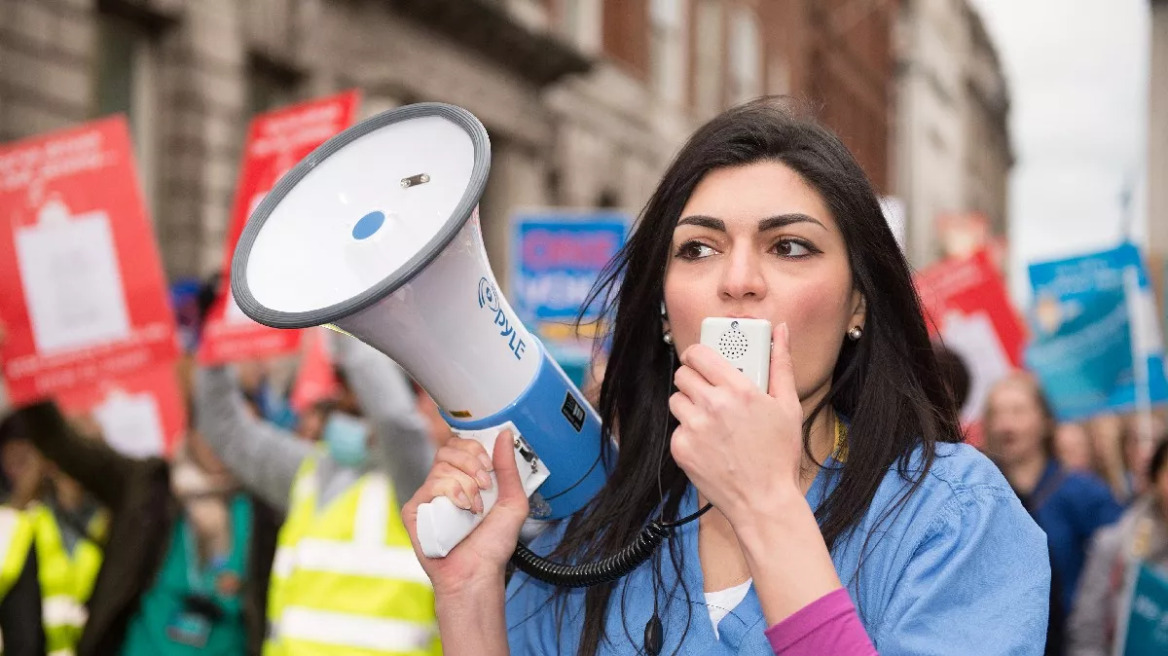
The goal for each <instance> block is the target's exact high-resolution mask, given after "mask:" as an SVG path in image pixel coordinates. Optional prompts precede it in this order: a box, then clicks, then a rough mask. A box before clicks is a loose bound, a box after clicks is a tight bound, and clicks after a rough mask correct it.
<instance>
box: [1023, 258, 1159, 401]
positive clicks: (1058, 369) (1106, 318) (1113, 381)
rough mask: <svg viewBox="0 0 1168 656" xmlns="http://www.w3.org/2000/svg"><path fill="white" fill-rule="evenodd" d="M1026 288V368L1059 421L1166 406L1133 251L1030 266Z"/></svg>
mask: <svg viewBox="0 0 1168 656" xmlns="http://www.w3.org/2000/svg"><path fill="white" fill-rule="evenodd" d="M1030 285H1031V287H1032V288H1033V290H1034V298H1035V304H1034V308H1033V312H1032V317H1031V318H1032V324H1033V327H1034V332H1035V337H1034V341H1033V342H1032V343H1031V344H1030V346H1029V348H1028V349H1027V352H1026V364H1027V366H1028V367H1029V368H1030V369H1031V370H1033V371H1034V372H1035V373H1036V374H1037V375H1038V377H1039V379H1040V380H1041V381H1042V384H1043V387H1044V389H1045V391H1046V393H1047V395H1048V397H1049V398H1050V401H1051V404H1052V405H1053V406H1054V410H1055V414H1056V415H1058V418H1059V419H1060V420H1063V421H1075V420H1079V419H1084V418H1087V417H1090V416H1092V415H1095V414H1098V413H1101V412H1109V411H1110V412H1126V411H1130V410H1132V409H1135V408H1136V407H1137V406H1138V405H1139V404H1140V403H1141V402H1142V403H1148V404H1156V403H1162V402H1164V401H1165V400H1168V382H1166V381H1165V376H1164V349H1163V342H1162V339H1161V333H1160V326H1159V321H1158V318H1157V316H1156V314H1157V312H1156V307H1155V302H1154V298H1153V295H1152V291H1151V288H1150V285H1149V283H1148V277H1147V274H1146V271H1145V270H1144V266H1143V261H1142V259H1141V258H1140V253H1139V250H1138V249H1137V248H1136V247H1135V246H1134V245H1132V244H1122V245H1121V246H1119V247H1118V248H1114V249H1111V250H1108V251H1103V252H1100V253H1093V254H1091V255H1085V256H1082V257H1075V258H1069V259H1065V260H1059V261H1055V262H1043V263H1039V264H1032V265H1030Z"/></svg>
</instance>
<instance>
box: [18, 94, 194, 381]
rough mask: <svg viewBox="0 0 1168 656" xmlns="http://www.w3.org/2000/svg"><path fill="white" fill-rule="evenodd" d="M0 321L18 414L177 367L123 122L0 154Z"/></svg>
mask: <svg viewBox="0 0 1168 656" xmlns="http://www.w3.org/2000/svg"><path fill="white" fill-rule="evenodd" d="M0 321H2V322H3V323H4V324H5V326H6V330H7V339H6V340H5V341H4V343H3V345H0V362H3V373H4V380H5V382H6V384H7V386H8V392H9V395H10V396H11V398H12V401H13V402H14V403H24V402H27V401H32V400H35V399H38V398H42V397H46V396H51V395H54V394H56V393H58V392H60V391H61V390H66V389H70V388H75V387H80V386H84V385H87V384H91V383H93V382H94V381H98V380H104V379H106V378H110V377H117V376H122V375H125V374H127V373H130V372H134V371H136V370H139V369H142V368H144V367H148V366H151V365H154V364H158V363H164V362H171V361H173V359H174V358H175V357H177V355H178V348H177V344H176V342H175V327H174V317H173V315H172V313H171V310H170V303H169V300H168V297H167V291H166V286H165V284H164V279H163V273H162V265H161V261H160V258H159V255H158V248H157V246H156V244H155V241H154V231H153V229H152V227H151V224H150V221H149V220H148V218H147V214H146V207H145V205H144V204H143V202H142V195H141V192H140V190H139V187H138V178H137V175H136V173H135V168H134V157H133V151H132V148H131V144H130V134H129V130H128V128H127V126H126V121H125V119H124V118H123V117H121V116H115V117H111V118H106V119H102V120H98V121H94V122H91V123H87V124H85V125H81V126H78V127H74V128H70V129H67V130H61V131H58V132H53V133H50V134H46V135H41V136H37V137H33V138H30V139H25V140H22V141H17V142H14V143H10V144H6V145H3V146H0Z"/></svg>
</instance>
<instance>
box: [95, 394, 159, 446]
mask: <svg viewBox="0 0 1168 656" xmlns="http://www.w3.org/2000/svg"><path fill="white" fill-rule="evenodd" d="M93 416H94V418H95V419H97V423H99V424H101V429H102V433H103V435H104V437H105V441H106V443H107V444H109V445H110V447H112V448H113V449H114V450H116V451H118V452H119V453H122V454H124V455H127V456H129V457H131V458H146V457H149V456H157V455H161V454H162V452H163V445H164V444H165V436H164V435H163V428H162V417H161V416H160V414H159V412H158V404H157V403H156V402H155V400H154V396H153V395H151V394H150V393H148V392H139V393H136V394H126V393H125V392H113V393H111V394H110V395H109V397H107V398H106V400H105V401H104V402H102V403H101V404H100V405H98V406H96V407H95V408H94V409H93Z"/></svg>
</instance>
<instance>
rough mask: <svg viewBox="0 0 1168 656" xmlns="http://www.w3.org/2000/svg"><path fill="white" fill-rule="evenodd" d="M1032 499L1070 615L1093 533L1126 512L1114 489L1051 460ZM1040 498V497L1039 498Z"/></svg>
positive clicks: (1064, 606)
mask: <svg viewBox="0 0 1168 656" xmlns="http://www.w3.org/2000/svg"><path fill="white" fill-rule="evenodd" d="M1034 490H1035V492H1034V493H1033V494H1031V495H1030V496H1031V498H1033V499H1034V500H1035V501H1037V502H1038V503H1039V506H1038V507H1037V508H1032V510H1033V512H1034V519H1035V521H1037V522H1038V525H1039V526H1041V527H1042V530H1043V531H1045V532H1046V536H1047V538H1048V539H1049V540H1050V560H1051V566H1052V567H1053V568H1054V572H1055V576H1056V577H1057V579H1058V582H1059V585H1060V588H1059V591H1060V593H1061V597H1060V599H1059V600H1060V601H1061V602H1062V606H1063V614H1064V615H1070V614H1071V608H1072V607H1073V606H1072V601H1073V599H1074V596H1075V590H1076V589H1077V587H1078V585H1079V575H1080V574H1081V573H1082V572H1083V564H1084V563H1085V562H1086V561H1087V547H1088V545H1090V544H1091V536H1092V535H1094V534H1095V531H1096V530H1097V529H1098V528H1099V527H1101V526H1106V525H1108V524H1111V523H1113V522H1115V521H1117V520H1118V519H1119V516H1120V515H1122V514H1123V508H1122V507H1121V506H1120V505H1119V503H1118V502H1117V501H1116V500H1115V497H1113V496H1112V495H1111V489H1110V488H1108V487H1107V485H1106V484H1105V483H1104V482H1103V481H1102V480H1101V479H1099V478H1097V477H1095V476H1094V475H1092V474H1087V473H1084V472H1070V471H1067V470H1064V469H1063V468H1061V467H1060V466H1059V465H1058V463H1056V462H1055V461H1054V460H1051V461H1050V462H1049V463H1047V465H1046V470H1045V471H1043V473H1042V476H1041V478H1039V479H1038V485H1036V486H1035V488H1034ZM1039 497H1041V498H1039Z"/></svg>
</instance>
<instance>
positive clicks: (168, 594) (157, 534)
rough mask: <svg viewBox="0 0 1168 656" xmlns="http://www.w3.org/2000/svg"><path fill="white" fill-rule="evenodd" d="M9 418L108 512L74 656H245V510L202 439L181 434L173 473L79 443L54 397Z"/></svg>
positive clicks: (254, 610) (252, 623)
mask: <svg viewBox="0 0 1168 656" xmlns="http://www.w3.org/2000/svg"><path fill="white" fill-rule="evenodd" d="M12 419H13V420H15V421H19V422H20V423H21V426H22V431H23V432H24V434H25V435H27V436H28V437H29V439H31V440H32V442H33V444H35V445H36V447H37V448H38V449H39V450H40V451H41V452H42V453H43V454H44V455H45V457H46V458H48V459H49V460H50V461H52V462H54V463H55V464H56V465H57V466H58V467H59V468H60V469H61V471H63V472H66V473H68V474H69V475H70V476H72V477H73V478H74V479H76V480H77V482H78V483H79V484H80V485H81V486H82V487H83V488H85V489H86V490H87V491H88V492H89V493H90V494H92V495H93V497H94V498H95V499H97V500H98V501H99V502H100V503H102V504H103V505H104V506H106V507H107V508H109V509H110V519H109V524H108V526H109V530H108V538H107V540H106V542H105V558H104V561H103V562H102V564H101V567H100V570H98V571H97V572H96V579H95V581H94V582H93V584H92V594H91V595H90V597H89V602H88V613H89V617H88V621H87V622H86V623H85V627H84V630H83V631H81V633H80V636H79V638H78V641H77V644H76V648H75V650H74V651H71V652H69V653H76V654H77V656H147V655H149V656H187V655H193V654H205V655H207V656H212V655H215V656H236V655H237V654H246V653H249V652H248V650H247V646H248V642H249V641H248V633H249V632H251V633H253V634H255V635H257V636H258V634H259V633H260V632H261V631H262V620H261V614H262V608H263V602H262V600H257V601H254V602H252V603H249V602H248V596H249V590H250V589H251V584H252V582H253V580H254V577H253V576H252V575H251V572H250V571H249V568H248V565H249V562H250V560H251V554H250V550H251V548H252V541H251V534H252V508H251V503H250V502H249V501H248V499H247V498H246V497H244V496H242V495H240V494H238V492H237V491H236V489H235V485H234V483H233V482H231V480H230V478H229V477H227V476H225V475H224V468H223V466H222V464H221V463H218V462H217V461H215V460H214V458H213V456H212V454H211V452H210V451H209V450H207V449H205V448H203V447H201V446H200V445H199V438H198V435H197V434H195V433H190V434H189V435H188V437H187V443H186V446H185V447H184V448H182V449H180V451H179V453H178V454H177V455H176V458H175V463H174V465H173V466H171V465H168V464H167V463H166V462H165V461H163V460H161V459H159V458H149V459H145V460H135V459H130V458H126V457H124V456H122V455H120V454H118V453H117V452H115V451H113V450H112V449H111V448H109V447H108V446H107V445H105V444H104V443H103V442H102V441H101V440H98V439H93V438H91V437H83V436H82V435H80V434H79V432H78V431H77V430H76V428H75V427H74V426H72V425H70V423H69V422H67V421H66V420H65V418H64V417H63V416H62V415H61V413H60V411H59V410H58V408H57V407H56V405H55V404H54V403H52V402H51V401H43V402H39V403H35V404H32V405H29V406H26V407H23V408H20V409H18V410H17V411H16V412H15V413H14V415H13V417H12ZM42 569H43V564H42ZM46 608H47V605H46ZM249 615H250V617H249ZM50 638H51V635H50ZM252 642H253V644H256V645H258V644H259V641H258V638H257V639H256V640H254V641H252ZM49 652H50V653H53V650H52V649H50V650H49ZM252 653H254V652H252Z"/></svg>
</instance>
